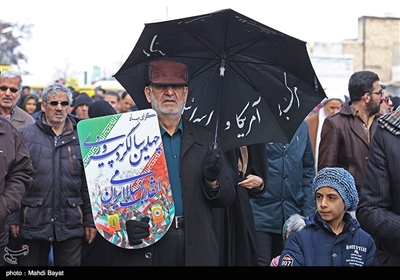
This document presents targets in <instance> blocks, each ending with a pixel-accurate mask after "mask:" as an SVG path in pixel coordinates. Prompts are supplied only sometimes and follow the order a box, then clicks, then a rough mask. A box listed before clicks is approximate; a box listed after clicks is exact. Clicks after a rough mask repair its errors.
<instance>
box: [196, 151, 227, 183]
mask: <svg viewBox="0 0 400 280" xmlns="http://www.w3.org/2000/svg"><path fill="white" fill-rule="evenodd" d="M222 166H223V161H222V151H221V149H220V148H215V149H213V148H211V147H210V148H209V149H208V151H207V154H206V155H205V157H204V159H203V161H202V162H201V172H202V174H203V177H204V178H206V180H207V181H210V182H213V181H215V180H217V179H218V175H219V173H220V172H221V170H222Z"/></svg>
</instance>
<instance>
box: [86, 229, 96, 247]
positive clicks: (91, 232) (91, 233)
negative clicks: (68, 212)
mask: <svg viewBox="0 0 400 280" xmlns="http://www.w3.org/2000/svg"><path fill="white" fill-rule="evenodd" d="M96 234H97V229H96V228H95V227H85V236H86V241H87V242H88V243H89V244H90V243H92V242H93V240H94V238H95V237H96Z"/></svg>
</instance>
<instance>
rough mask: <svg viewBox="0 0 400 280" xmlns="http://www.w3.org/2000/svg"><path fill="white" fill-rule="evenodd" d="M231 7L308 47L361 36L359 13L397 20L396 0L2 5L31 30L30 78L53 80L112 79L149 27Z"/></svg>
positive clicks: (29, 0) (5, 15)
mask: <svg viewBox="0 0 400 280" xmlns="http://www.w3.org/2000/svg"><path fill="white" fill-rule="evenodd" d="M226 8H231V9H233V10H235V11H236V12H239V13H241V14H243V15H245V16H247V17H250V18H252V19H254V20H256V21H259V22H261V23H263V24H265V25H268V26H270V27H272V28H274V29H277V30H279V31H281V32H284V33H286V34H288V35H291V36H293V37H295V38H298V39H301V40H303V41H306V42H308V43H311V42H341V41H343V40H345V39H355V38H357V34H358V18H359V17H361V16H379V17H381V16H388V15H389V16H392V17H400V14H399V12H400V9H399V1H398V0H379V1H377V0H323V1H322V0H229V1H225V0H201V1H195V0H153V1H152V0H147V1H144V0H142V1H138V0H0V20H1V21H6V22H10V23H19V24H33V25H34V27H33V28H32V38H31V40H30V41H29V42H28V43H26V44H24V46H23V50H24V52H25V53H26V55H27V56H28V57H29V64H28V69H29V71H31V72H32V73H33V74H34V75H33V77H25V80H29V81H31V80H32V78H34V80H35V81H37V83H49V82H51V81H53V78H54V77H53V73H54V72H55V70H56V69H66V67H67V66H68V70H69V71H74V72H79V73H83V72H84V71H91V70H92V69H93V66H95V65H96V66H100V68H101V69H108V71H111V73H112V74H115V73H116V72H117V71H118V69H119V67H120V66H121V65H122V63H123V62H124V61H125V59H126V58H127V57H128V55H129V54H130V52H131V50H132V49H133V47H134V45H135V43H136V41H137V39H138V37H139V36H140V33H141V32H142V30H143V28H144V24H145V23H148V22H154V21H161V20H166V19H175V18H182V17H189V16H195V15H200V14H205V13H209V12H214V11H217V10H221V9H226Z"/></svg>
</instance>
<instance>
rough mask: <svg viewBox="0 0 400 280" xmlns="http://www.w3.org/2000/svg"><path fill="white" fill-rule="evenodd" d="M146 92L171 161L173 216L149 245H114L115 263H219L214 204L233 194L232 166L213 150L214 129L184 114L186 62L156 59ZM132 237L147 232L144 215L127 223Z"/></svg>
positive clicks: (138, 238)
mask: <svg viewBox="0 0 400 280" xmlns="http://www.w3.org/2000/svg"><path fill="white" fill-rule="evenodd" d="M145 79H147V81H146V86H145V88H144V94H145V96H146V99H147V101H148V102H149V103H151V107H152V108H153V109H154V110H155V111H156V112H157V116H158V120H159V124H160V132H161V137H162V142H163V146H164V150H165V156H166V161H167V166H168V175H169V179H170V184H171V189H172V194H173V198H174V203H175V217H174V221H173V223H172V225H171V227H170V228H169V229H168V232H167V233H166V234H165V235H164V236H163V237H162V238H161V239H160V240H158V241H157V242H156V243H154V244H153V245H151V246H148V247H145V248H141V249H132V250H126V249H124V248H119V247H117V246H114V247H113V250H112V253H111V259H112V262H114V263H113V265H120V266H121V265H122V266H127V265H138V266H143V265H152V266H215V265H218V258H219V252H218V246H217V240H216V235H215V231H214V230H213V225H212V218H211V209H212V208H213V207H226V206H228V205H229V204H231V203H232V202H233V201H234V199H235V185H234V184H235V182H234V180H235V179H234V178H235V177H234V174H233V173H232V172H233V170H232V168H229V165H228V164H226V162H225V155H224V153H222V151H221V150H220V149H219V148H216V149H211V147H212V144H213V142H214V131H213V130H211V129H209V128H206V127H204V126H200V125H198V124H194V123H191V122H189V121H188V120H186V119H184V118H182V112H183V108H184V105H185V103H186V100H187V97H188V71H187V66H186V65H185V64H182V63H179V62H175V61H172V60H157V61H152V62H150V63H149V64H148V66H147V67H146V68H145ZM126 229H127V233H128V237H129V241H130V243H131V244H132V245H138V244H140V243H141V242H142V239H143V238H146V237H147V236H149V224H148V223H147V220H146V218H144V219H143V218H142V220H141V221H136V220H129V221H127V222H126Z"/></svg>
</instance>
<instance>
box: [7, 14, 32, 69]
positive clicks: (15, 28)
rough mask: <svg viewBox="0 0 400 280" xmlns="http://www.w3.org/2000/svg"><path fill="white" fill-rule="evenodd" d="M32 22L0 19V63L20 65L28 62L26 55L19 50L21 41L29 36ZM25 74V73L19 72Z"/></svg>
mask: <svg viewBox="0 0 400 280" xmlns="http://www.w3.org/2000/svg"><path fill="white" fill-rule="evenodd" d="M32 27H33V25H32V24H22V25H18V24H16V23H15V24H13V23H9V22H4V21H0V64H1V65H16V66H20V64H21V62H25V63H27V62H28V57H27V56H26V55H25V54H24V53H23V52H22V51H21V43H22V41H24V40H29V39H30V38H31V35H32V33H31V28H32ZM21 74H26V73H21Z"/></svg>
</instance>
